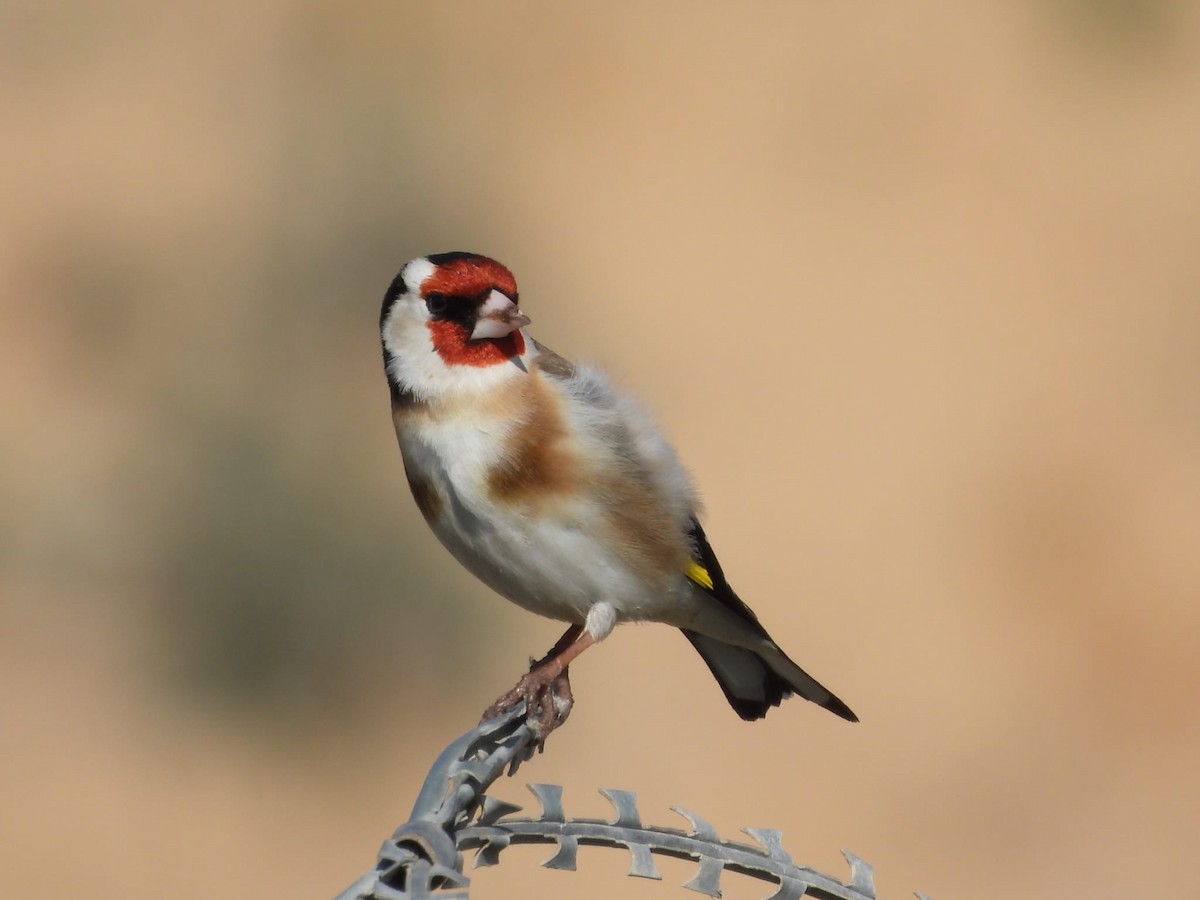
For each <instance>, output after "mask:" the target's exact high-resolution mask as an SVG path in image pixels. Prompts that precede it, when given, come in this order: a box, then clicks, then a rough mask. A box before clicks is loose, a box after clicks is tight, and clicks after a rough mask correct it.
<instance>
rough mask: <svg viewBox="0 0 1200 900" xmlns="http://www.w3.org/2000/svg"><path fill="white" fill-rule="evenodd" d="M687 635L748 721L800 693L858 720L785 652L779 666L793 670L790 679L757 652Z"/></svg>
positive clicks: (734, 706) (808, 698) (842, 714)
mask: <svg viewBox="0 0 1200 900" xmlns="http://www.w3.org/2000/svg"><path fill="white" fill-rule="evenodd" d="M683 633H684V636H685V637H687V639H688V640H689V641H691V642H692V646H693V647H695V648H696V650H697V651H698V652H699V654H700V656H701V658H702V659H703V660H704V661H705V662H706V663H707V664H708V668H709V669H710V670H711V671H712V673H713V676H714V677H715V678H716V679H717V684H719V685H720V686H721V690H722V691H724V692H725V699H726V700H728V701H729V705H730V706H732V707H733V710H734V712H736V713H737V714H738V715H739V716H741V717H742V718H743V719H745V720H746V721H748V722H751V721H754V720H755V719H761V718H762V717H763V716H765V715H766V714H767V711H768V710H770V709H771V707H772V706H778V705H779V704H780V703H781V702H782V701H783V700H784V699H785V698H787V697H790V696H792V694H799V695H800V696H801V697H803V698H804V699H805V700H811V701H812V702H813V703H816V704H817V705H818V706H820V707H822V708H824V709H827V710H829V711H830V712H831V713H833V714H834V715H836V716H841V717H842V718H843V719H845V720H847V721H848V722H857V721H858V716H856V715H855V714H854V712H853V711H852V710H851V709H850V707H848V706H847V705H846V704H845V703H843V702H842V701H841V700H839V699H838V698H837V697H836V696H835V695H834V694H833V692H832V691H830V690H829V689H828V688H826V687H825V686H824V685H822V684H821V683H820V682H819V681H817V680H816V679H815V678H813V677H812V676H811V675H809V674H808V673H807V672H805V671H804V670H803V669H801V668H800V667H799V666H798V665H796V664H795V663H794V662H792V661H791V660H790V659H788V658H787V656H786V655H785V654H784V653H783V651H782V650H778V651H777V652H778V655H779V658H780V660H777V663H779V664H781V665H785V667H786V668H788V669H789V674H790V678H784V677H783V676H782V675H780V674H779V673H778V672H776V671H775V670H774V669H773V668H771V666H770V664H768V662H767V661H766V660H765V659H763V658H762V657H761V656H759V655H758V654H757V653H755V652H754V651H753V650H747V649H745V648H744V647H736V646H734V645H733V644H726V643H725V642H724V641H719V640H717V639H716V638H711V637H708V636H707V635H704V634H697V633H696V632H694V631H688V630H686V629H684V630H683ZM780 661H782V662H781V663H780Z"/></svg>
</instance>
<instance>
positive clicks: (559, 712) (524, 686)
mask: <svg viewBox="0 0 1200 900" xmlns="http://www.w3.org/2000/svg"><path fill="white" fill-rule="evenodd" d="M521 701H524V702H525V718H526V721H527V722H528V724H529V728H530V730H531V731H532V732H533V734H534V737H535V738H536V741H537V746H538V750H542V749H544V747H545V745H546V738H547V737H548V736H549V735H550V732H552V731H554V729H556V728H558V727H559V726H560V725H562V723H563V722H565V721H567V716H569V715H570V714H571V707H572V706H573V705H574V702H575V700H574V696H573V695H572V693H571V681H570V678H569V677H568V676H567V670H566V669H563V670H562V672H559V673H555V672H554V671H553V669H552V668H551V667H549V666H547V667H545V668H542V667H540V666H534V667H533V668H532V669H530V670H529V672H527V673H526V674H525V675H522V676H521V680H520V681H518V682H517V684H516V686H515V687H514V688H513V689H512V690H511V691H508V692H507V693H505V694H503V695H502V696H501V697H500V698H499V699H498V700H497V701H496V702H495V703H493V704H492V705H491V706H489V707H488V708H487V709H486V710H484V713H483V721H485V722H486V721H487V720H489V719H494V718H496V717H497V716H500V715H503V714H504V713H506V712H508V711H509V710H511V709H512V708H513V707H515V706H516V705H517V704H518V703H520V702H521Z"/></svg>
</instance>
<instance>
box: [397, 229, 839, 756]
mask: <svg viewBox="0 0 1200 900" xmlns="http://www.w3.org/2000/svg"><path fill="white" fill-rule="evenodd" d="M519 299H520V298H519V294H518V291H517V283H516V279H515V278H514V276H513V274H512V273H511V272H510V271H509V270H508V269H507V268H506V267H505V266H504V265H502V264H501V263H499V262H497V261H496V260H494V259H491V258H490V257H487V256H483V255H480V254H477V253H470V252H464V251H453V252H447V253H435V254H430V255H427V256H422V257H418V258H416V259H413V260H411V261H410V262H408V263H406V264H405V265H404V266H403V267H402V268H401V269H400V271H399V273H398V274H397V275H396V276H395V278H394V279H393V280H392V282H391V285H390V286H389V287H388V289H387V292H386V293H385V295H384V298H383V306H382V309H381V312H380V319H379V325H380V338H381V342H382V349H383V362H384V369H385V371H386V374H387V382H388V388H389V394H390V398H391V407H392V421H393V424H394V426H395V431H396V437H397V440H398V442H399V445H400V453H401V456H402V458H403V461H404V468H405V473H406V475H407V480H408V485H409V488H410V490H411V492H412V496H413V498H414V500H415V501H416V505H417V508H418V509H419V510H420V512H421V514H422V516H423V517H424V518H425V521H426V522H427V523H428V525H429V527H430V528H431V529H432V530H433V532H434V534H435V535H436V536H437V538H438V539H439V540H440V541H441V543H442V544H443V545H444V546H445V547H446V549H447V550H449V551H450V553H451V554H452V555H453V556H454V558H455V559H457V561H458V562H459V563H461V564H462V565H463V566H464V567H465V568H466V569H467V570H468V571H470V572H471V573H472V574H473V575H475V576H476V577H477V578H479V579H480V580H481V581H482V582H484V583H485V584H486V585H488V586H489V587H490V588H492V589H493V590H494V591H496V592H497V593H498V594H500V595H501V596H503V597H505V598H506V599H508V600H510V601H512V602H513V603H515V604H516V605H518V606H520V607H522V608H524V609H526V610H528V611H529V612H532V613H536V614H538V615H541V616H545V617H548V618H551V619H557V620H559V621H561V622H565V623H567V625H568V628H567V630H566V632H565V633H564V634H563V636H562V638H561V639H560V640H559V641H558V642H557V643H556V644H555V645H554V647H553V648H552V649H551V650H550V652H549V653H547V654H546V655H545V656H544V657H542V658H541V659H539V660H537V661H535V662H532V663H531V666H530V668H529V670H528V672H526V673H525V674H524V675H523V676H522V677H521V679H520V680H519V681H518V682H517V684H516V686H515V687H514V688H513V689H512V690H510V691H508V692H506V693H505V694H503V695H502V696H501V697H500V698H498V699H497V701H496V702H495V703H494V704H492V705H491V706H490V707H489V708H488V709H487V710H486V711H485V712H484V719H485V720H486V719H488V718H491V717H493V716H497V715H500V714H502V713H505V712H508V711H510V710H512V709H514V708H515V707H516V706H518V705H519V704H520V703H521V702H522V701H524V703H525V712H526V715H527V717H528V719H529V721H530V723H531V724H532V725H534V726H535V727H536V729H537V730H538V732H539V733H540V734H541V735H542V741H543V742H544V738H545V735H547V734H549V733H550V731H552V730H553V729H554V728H556V727H558V726H559V725H561V724H562V722H563V721H564V720H565V718H566V716H567V714H569V712H570V710H571V707H572V705H573V703H574V697H573V694H572V692H571V688H570V681H569V671H568V668H569V666H570V665H571V663H572V662H573V661H574V660H575V659H576V658H577V657H578V656H579V655H580V654H581V653H583V651H585V650H587V649H588V648H589V647H591V646H593V645H594V644H596V643H599V642H600V641H602V640H604V639H605V638H606V637H608V636H609V634H610V633H611V632H612V631H613V629H614V627H615V626H616V625H618V624H621V623H626V622H659V623H663V624H666V625H669V626H673V627H675V628H678V629H680V630H681V631H682V632H683V634H684V636H685V637H686V638H687V639H688V640H689V641H690V642H691V644H692V646H694V647H695V649H696V650H697V651H698V652H699V654H700V657H701V658H702V659H703V661H704V662H705V663H706V664H707V666H708V668H709V670H710V671H711V672H712V674H713V675H714V676H715V678H716V680H717V683H718V685H719V686H720V688H721V690H722V691H723V692H724V694H725V697H726V699H727V700H728V701H729V704H730V706H732V707H733V710H734V711H735V712H736V713H737V714H738V715H739V716H740V717H741V718H742V719H745V720H748V721H753V720H756V719H760V718H762V717H763V716H765V715H766V714H767V712H768V710H770V709H771V708H773V707H775V706H778V705H779V704H780V703H781V701H782V700H783V699H785V698H787V697H789V696H792V695H799V696H801V697H803V698H805V699H806V700H810V701H812V702H813V703H816V704H817V705H818V706H821V707H823V708H825V709H827V710H829V711H830V712H832V713H834V714H835V715H837V716H840V717H841V718H843V719H846V720H847V721H850V722H857V721H858V717H857V716H856V715H855V714H854V713H853V712H852V711H851V709H850V707H848V706H847V705H846V704H845V703H844V702H842V700H840V699H839V698H838V697H837V696H835V695H834V694H833V693H832V692H831V691H830V690H829V689H828V688H826V687H825V686H824V685H822V684H821V683H820V682H818V681H817V680H816V679H815V678H813V677H812V676H811V675H809V674H808V673H807V672H806V671H805V670H804V669H802V668H800V666H798V665H797V664H796V663H794V662H793V661H792V660H791V659H790V658H789V657H788V655H787V654H786V653H784V651H783V650H782V649H781V648H780V647H779V645H778V644H777V643H776V642H775V641H774V640H773V639H772V638H771V636H770V635H769V634H768V633H767V630H766V629H765V628H764V627H763V626H762V624H761V623H760V622H759V620H758V617H757V616H756V615H755V614H754V612H753V611H752V610H751V609H750V607H749V606H747V605H746V604H745V603H744V602H743V601H742V600H741V599H740V598H739V597H738V595H737V594H736V593H734V591H733V588H731V587H730V586H729V582H728V581H727V580H726V577H725V573H724V571H723V570H722V568H721V564H720V563H719V562H718V561H717V557H716V555H715V554H714V552H713V549H712V547H711V545H710V544H709V542H708V538H707V537H706V535H705V532H704V529H703V528H702V527H701V525H700V521H699V518H698V516H697V509H698V507H699V503H698V499H697V493H696V489H695V487H694V486H693V483H692V479H691V476H690V475H689V473H688V472H687V470H686V469H685V468H684V467H683V465H682V464H681V462H680V461H679V458H678V456H677V454H676V451H675V450H674V448H673V447H672V446H671V444H670V443H669V442H668V441H667V439H666V438H665V437H664V436H663V434H662V432H661V431H660V429H659V428H658V427H657V425H656V424H655V422H654V420H653V419H652V418H651V416H650V415H649V414H648V413H647V412H646V411H645V410H644V409H643V407H642V406H641V405H640V404H639V403H638V402H637V401H636V400H634V399H633V397H632V396H630V395H629V394H628V393H627V392H625V391H623V390H619V389H618V388H617V387H616V386H614V385H613V383H612V382H611V381H610V380H609V378H608V377H606V376H605V375H604V374H603V373H602V372H601V371H600V370H599V369H597V368H595V367H592V366H587V365H575V364H573V363H571V362H569V361H567V360H566V359H565V358H563V357H562V356H559V355H558V354H557V353H555V352H554V351H552V350H550V349H549V348H547V347H546V346H544V345H543V344H540V343H538V342H537V341H536V340H534V339H533V338H532V337H531V335H530V334H529V332H528V326H529V325H530V322H531V320H530V318H529V317H528V316H527V315H526V314H525V313H524V312H522V310H521V308H520V306H519Z"/></svg>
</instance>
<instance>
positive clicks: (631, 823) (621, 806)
mask: <svg viewBox="0 0 1200 900" xmlns="http://www.w3.org/2000/svg"><path fill="white" fill-rule="evenodd" d="M600 793H601V794H603V795H604V796H605V797H606V798H607V799H608V802H609V803H611V804H612V805H613V809H614V810H616V812H617V818H616V819H615V820H614V821H612V822H609V823H608V824H610V825H617V826H619V827H621V828H641V827H642V817H641V816H640V815H639V814H638V808H637V794H635V793H634V792H633V791H617V790H613V789H612V788H600Z"/></svg>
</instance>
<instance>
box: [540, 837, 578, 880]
mask: <svg viewBox="0 0 1200 900" xmlns="http://www.w3.org/2000/svg"><path fill="white" fill-rule="evenodd" d="M578 855H579V841H578V840H577V839H576V837H575V835H573V834H560V835H559V836H558V852H557V853H555V854H554V855H553V856H552V857H550V858H549V859H548V860H546V861H545V862H543V863H542V865H543V866H544V867H545V868H547V869H566V870H567V871H568V872H574V871H575V859H576V857H577V856H578Z"/></svg>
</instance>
